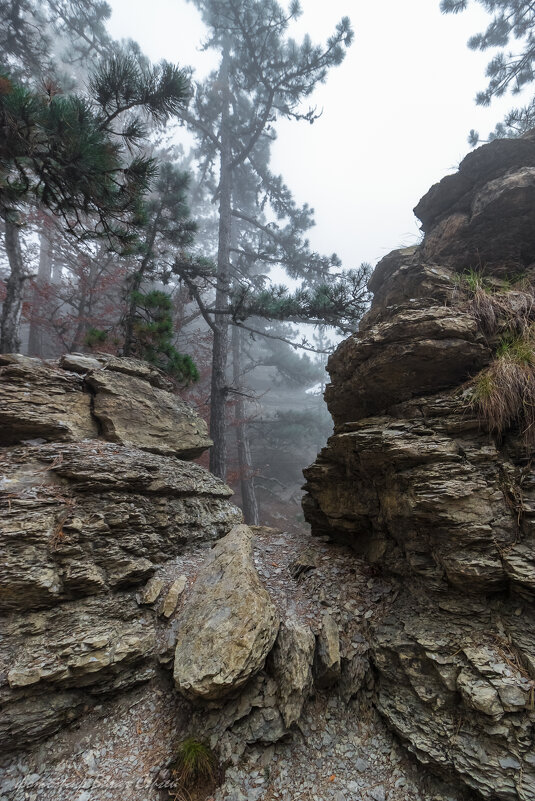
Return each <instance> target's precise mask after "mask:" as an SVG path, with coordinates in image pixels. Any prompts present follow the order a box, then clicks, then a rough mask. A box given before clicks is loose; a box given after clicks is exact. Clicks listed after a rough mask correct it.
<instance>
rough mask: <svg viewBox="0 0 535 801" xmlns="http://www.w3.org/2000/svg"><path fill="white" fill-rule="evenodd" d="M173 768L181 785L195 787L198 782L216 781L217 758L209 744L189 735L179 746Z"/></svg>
mask: <svg viewBox="0 0 535 801" xmlns="http://www.w3.org/2000/svg"><path fill="white" fill-rule="evenodd" d="M173 770H174V772H175V775H176V778H177V781H178V784H179V785H181V786H182V787H185V788H186V789H188V788H193V787H195V785H198V784H205V783H208V782H215V779H216V775H217V760H216V758H215V755H214V753H213V751H212V750H211V749H210V748H209V747H208V746H207V745H205V744H204V743H201V742H200V741H199V740H196V739H195V738H194V737H188V738H186V739H185V740H183V741H182V742H181V743H180V744H179V746H178V748H177V751H176V757H175V762H174V765H173Z"/></svg>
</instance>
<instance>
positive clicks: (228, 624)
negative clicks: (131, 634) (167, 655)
mask: <svg viewBox="0 0 535 801" xmlns="http://www.w3.org/2000/svg"><path fill="white" fill-rule="evenodd" d="M278 630H279V618H278V615H277V610H276V609H275V607H274V605H273V603H272V601H271V599H270V597H269V595H268V593H267V591H266V590H265V589H264V587H263V586H262V584H261V583H260V579H259V577H258V573H257V572H256V570H255V567H254V565H253V532H252V531H251V529H250V528H249V527H248V526H244V525H242V526H236V527H235V528H233V529H232V531H231V532H230V534H227V536H226V537H225V538H224V539H223V540H220V542H218V543H217V545H216V546H215V547H214V548H213V550H212V552H211V553H210V555H209V557H208V559H207V560H206V562H205V563H204V565H203V566H202V568H201V570H200V572H199V574H198V576H197V579H196V581H195V586H194V588H193V591H192V593H191V596H190V598H189V601H188V605H187V606H186V608H185V609H184V611H183V613H182V614H181V616H180V617H179V619H178V643H177V647H176V652H175V667H174V679H175V682H176V685H177V687H178V689H179V690H180V691H181V692H183V693H184V694H185V695H188V696H191V697H193V698H201V699H203V700H219V699H221V698H224V697H225V696H226V695H228V694H229V692H235V691H236V690H237V689H239V688H240V687H241V686H242V685H243V684H245V683H246V682H247V681H248V680H249V679H250V678H251V676H254V675H255V674H256V673H258V671H259V670H260V669H261V668H262V667H263V666H264V663H265V661H266V657H267V655H268V653H269V652H270V651H271V649H272V647H273V643H274V642H275V638H276V636H277V633H278Z"/></svg>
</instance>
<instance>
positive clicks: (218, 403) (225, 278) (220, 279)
mask: <svg viewBox="0 0 535 801" xmlns="http://www.w3.org/2000/svg"><path fill="white" fill-rule="evenodd" d="M228 62H229V55H228V48H225V49H224V51H223V60H222V63H221V71H220V74H221V84H222V90H221V91H222V93H223V109H222V112H221V166H220V178H219V240H218V249H217V284H216V299H215V305H216V308H217V309H226V308H227V306H228V300H229V269H230V242H231V222H232V148H231V141H230V124H229V123H230V98H229V92H230V90H229V81H228ZM213 331H214V344H213V351H212V379H211V388H210V436H211V438H212V440H213V442H214V444H213V447H212V449H211V451H210V470H211V472H212V473H213V474H214V475H216V476H218V477H219V478H222V479H223V480H225V476H226V472H227V448H226V442H225V430H226V425H225V409H226V404H227V393H228V389H227V376H226V371H227V356H228V322H227V319H226V315H224V314H220V315H217V316H216V319H215V320H214V326H213Z"/></svg>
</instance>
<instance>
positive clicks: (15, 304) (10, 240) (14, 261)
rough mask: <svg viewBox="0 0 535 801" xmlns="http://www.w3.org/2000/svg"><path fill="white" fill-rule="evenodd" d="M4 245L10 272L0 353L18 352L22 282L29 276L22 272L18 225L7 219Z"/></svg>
mask: <svg viewBox="0 0 535 801" xmlns="http://www.w3.org/2000/svg"><path fill="white" fill-rule="evenodd" d="M5 245H6V253H7V257H8V261H9V267H10V274H9V278H8V279H7V282H6V296H5V298H4V303H3V305H2V319H1V322H0V353H18V352H19V350H20V336H19V333H20V332H19V327H20V316H21V313H22V296H23V293H24V282H25V281H26V280H27V279H28V278H29V277H30V276H28V275H27V274H26V273H25V272H24V264H23V261H22V251H21V247H20V236H19V227H18V226H17V225H15V224H14V223H12V222H10V221H9V220H5Z"/></svg>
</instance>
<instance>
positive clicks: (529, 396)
mask: <svg viewBox="0 0 535 801" xmlns="http://www.w3.org/2000/svg"><path fill="white" fill-rule="evenodd" d="M471 404H472V406H473V407H474V408H475V409H476V410H477V412H478V414H479V416H480V417H481V419H482V420H483V421H484V422H485V424H486V425H487V427H488V429H489V431H491V432H493V433H495V434H497V435H498V436H500V437H501V436H502V435H503V433H504V432H505V431H506V430H507V429H509V428H511V427H512V426H515V425H516V426H518V427H519V429H520V431H521V433H522V436H523V438H524V442H525V444H526V446H529V447H532V446H534V445H535V331H534V330H533V327H531V328H529V329H528V330H527V331H526V332H525V334H524V335H523V336H516V337H515V336H511V335H510V336H506V337H503V338H502V340H501V341H500V343H499V345H498V348H497V351H496V356H495V358H494V360H493V361H492V362H491V364H490V365H489V367H487V368H486V369H485V370H482V371H481V372H480V373H479V375H478V376H476V378H475V379H474V381H473V392H472V398H471Z"/></svg>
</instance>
